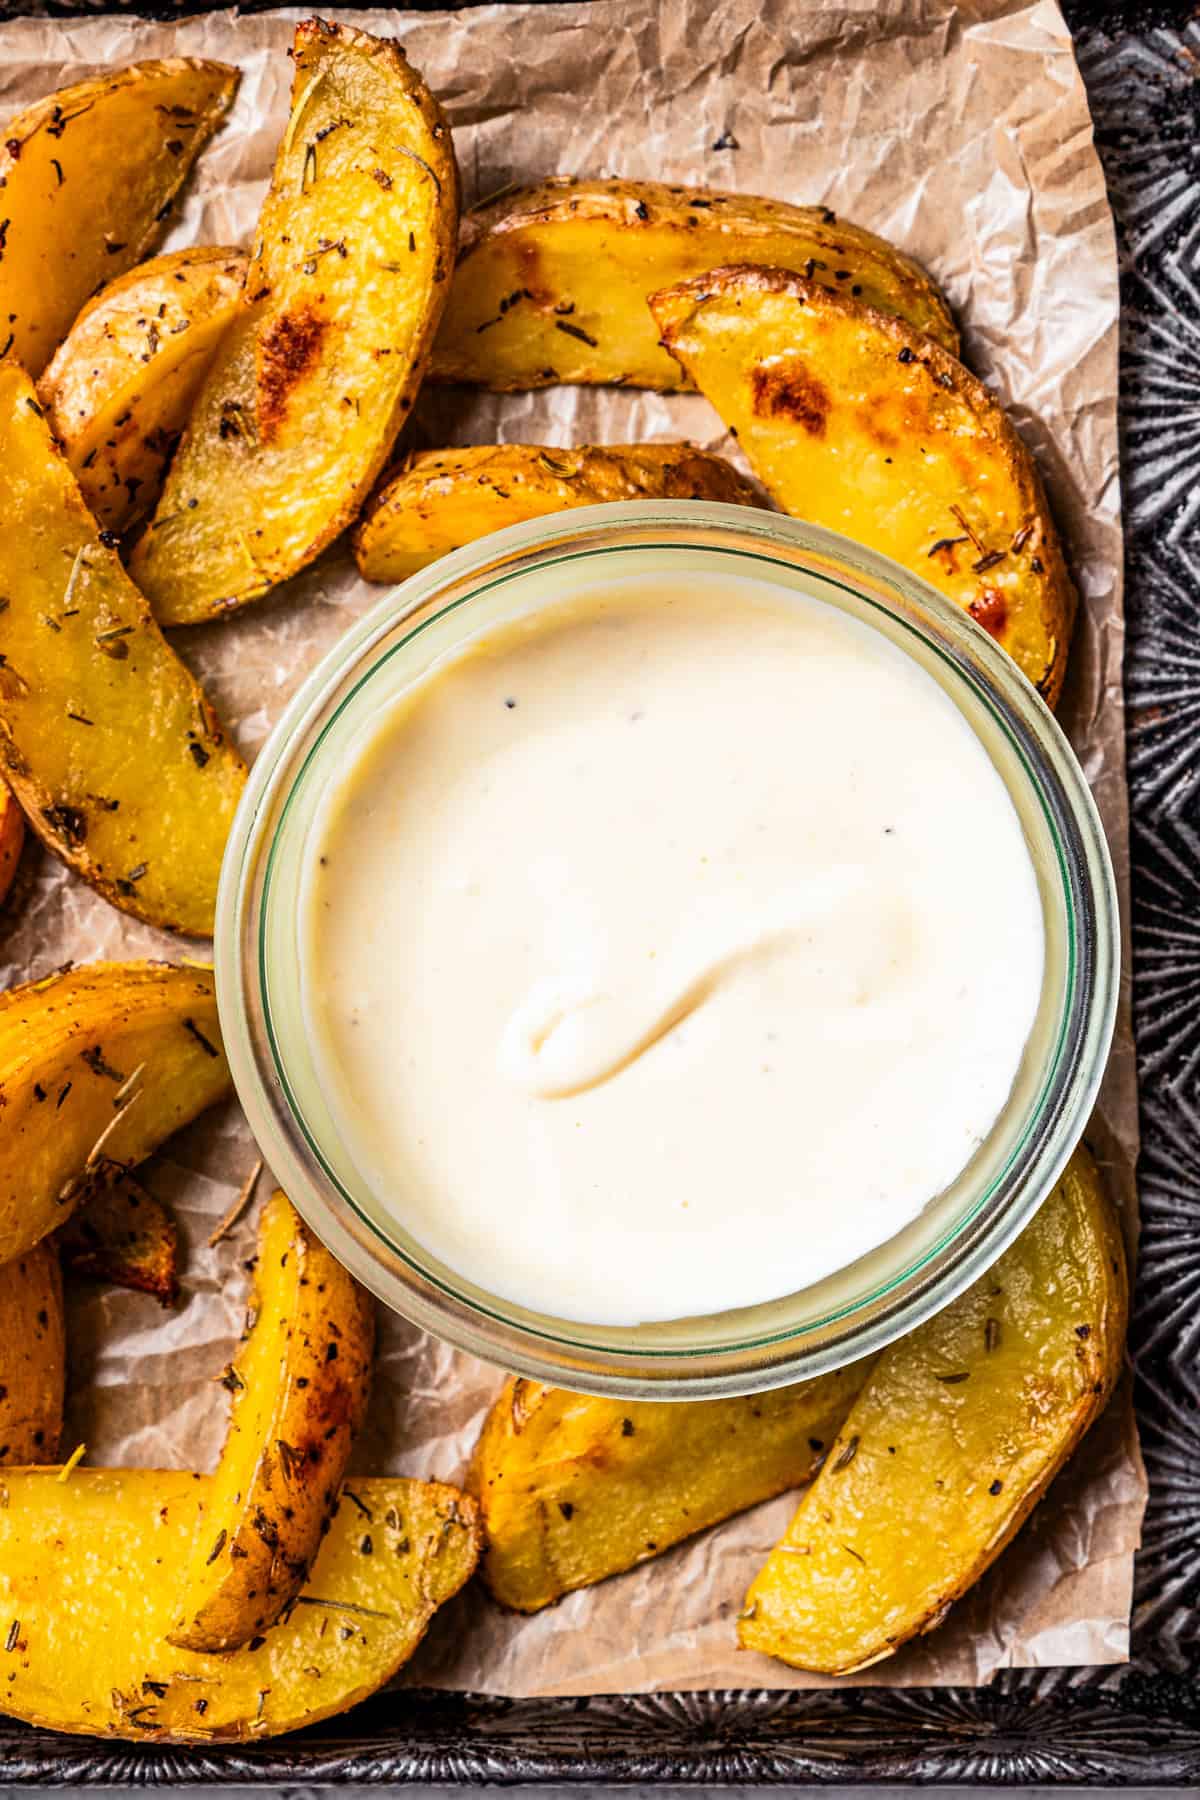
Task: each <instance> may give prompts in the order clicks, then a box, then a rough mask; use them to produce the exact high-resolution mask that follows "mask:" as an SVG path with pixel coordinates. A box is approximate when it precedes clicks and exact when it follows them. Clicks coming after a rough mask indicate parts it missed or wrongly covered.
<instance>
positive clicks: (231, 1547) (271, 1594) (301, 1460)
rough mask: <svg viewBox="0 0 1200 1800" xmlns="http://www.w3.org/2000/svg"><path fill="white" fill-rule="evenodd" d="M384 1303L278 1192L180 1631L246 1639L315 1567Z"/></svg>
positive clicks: (203, 1639)
mask: <svg viewBox="0 0 1200 1800" xmlns="http://www.w3.org/2000/svg"><path fill="white" fill-rule="evenodd" d="M374 1347H375V1311H374V1307H373V1304H372V1301H371V1297H370V1295H369V1294H368V1293H367V1292H366V1290H365V1289H364V1288H362V1287H360V1286H359V1284H358V1283H357V1282H356V1281H355V1280H354V1278H353V1276H351V1275H348V1274H347V1273H346V1271H345V1269H343V1268H342V1266H341V1264H340V1263H339V1262H338V1261H337V1260H336V1259H335V1258H334V1257H332V1256H331V1255H330V1254H329V1252H328V1250H326V1248H325V1246H324V1245H323V1244H322V1243H320V1242H319V1241H318V1239H317V1238H315V1237H314V1236H313V1234H312V1232H311V1231H309V1229H308V1227H307V1225H305V1224H304V1223H303V1222H302V1221H301V1219H300V1218H299V1217H298V1216H297V1214H296V1212H295V1210H294V1208H293V1207H292V1204H291V1202H290V1201H289V1200H288V1199H287V1197H286V1195H284V1194H282V1193H279V1192H276V1193H275V1194H274V1195H273V1196H272V1197H271V1199H270V1200H269V1201H268V1203H267V1205H266V1207H265V1208H264V1210H263V1216H262V1220H261V1223H260V1227H259V1233H258V1257H257V1262H256V1265H255V1273H254V1298H253V1300H252V1301H251V1304H250V1311H249V1314H248V1315H247V1334H246V1337H245V1339H244V1341H243V1343H242V1347H241V1350H240V1351H239V1353H238V1356H237V1359H236V1361H234V1362H233V1363H232V1364H231V1366H230V1368H229V1369H228V1370H227V1371H226V1375H225V1385H226V1386H227V1387H228V1388H229V1389H230V1391H231V1393H232V1394H233V1414H232V1417H231V1419H230V1424H229V1435H228V1437H227V1438H226V1440H225V1447H224V1449H223V1450H222V1452H221V1460H220V1463H219V1464H218V1466H217V1472H216V1475H215V1477H214V1479H213V1482H212V1485H211V1487H210V1488H209V1490H208V1495H207V1497H206V1499H205V1502H204V1510H203V1514H202V1517H201V1521H200V1530H199V1533H198V1535H197V1537H196V1540H195V1543H194V1544H193V1546H192V1557H191V1561H190V1563H189V1565H188V1572H187V1578H186V1581H185V1584H184V1591H183V1599H182V1602H181V1604H180V1611H179V1616H178V1618H177V1620H176V1622H175V1624H174V1625H173V1626H172V1627H171V1631H170V1633H169V1637H170V1641H171V1643H172V1644H176V1645H178V1646H180V1647H181V1648H182V1649H185V1650H212V1651H225V1650H238V1649H240V1648H241V1646H242V1645H243V1644H247V1643H249V1641H250V1639H251V1638H253V1637H256V1636H257V1635H258V1634H259V1633H260V1632H263V1631H266V1630H267V1629H268V1627H270V1626H271V1625H273V1624H274V1623H275V1621H276V1620H277V1619H278V1618H279V1616H280V1614H281V1613H282V1612H283V1611H284V1609H285V1608H286V1607H287V1606H290V1604H291V1603H292V1601H293V1600H294V1599H295V1597H296V1595H297V1594H298V1593H299V1592H300V1589H301V1588H302V1587H303V1586H304V1583H305V1581H306V1580H307V1579H308V1572H309V1569H310V1568H311V1566H312V1563H313V1559H314V1558H315V1556H316V1554H317V1551H318V1549H319V1548H320V1544H321V1538H322V1536H323V1535H324V1533H325V1532H326V1531H327V1530H328V1529H329V1521H330V1518H331V1516H332V1514H333V1511H334V1509H335V1508H336V1506H337V1497H338V1492H339V1490H340V1488H341V1484H342V1477H343V1475H344V1474H345V1472H346V1463H347V1461H348V1460H349V1456H350V1447H351V1445H352V1443H353V1441H354V1436H355V1433H356V1432H357V1431H358V1428H359V1426H360V1425H361V1424H362V1420H363V1414H364V1413H365V1412H366V1407H367V1399H368V1396H369V1393H370V1388H371V1356H372V1352H373V1350H374Z"/></svg>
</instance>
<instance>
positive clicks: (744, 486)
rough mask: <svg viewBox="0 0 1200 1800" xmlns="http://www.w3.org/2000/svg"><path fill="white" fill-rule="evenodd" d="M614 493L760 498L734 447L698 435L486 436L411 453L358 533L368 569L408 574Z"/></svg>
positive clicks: (381, 574) (361, 561) (386, 575)
mask: <svg viewBox="0 0 1200 1800" xmlns="http://www.w3.org/2000/svg"><path fill="white" fill-rule="evenodd" d="M608 500H724V501H727V502H728V503H729V504H730V505H732V506H757V505H758V504H759V500H758V496H757V494H756V493H755V492H754V489H753V488H752V487H751V485H750V483H749V482H748V481H746V480H744V479H743V477H742V476H741V475H739V474H738V472H737V470H736V469H735V468H734V467H733V466H732V464H730V463H727V462H726V461H725V459H724V457H721V456H711V455H709V453H708V452H707V451H706V450H694V449H693V448H692V446H691V445H690V444H607V445H600V444H583V445H581V446H580V447H579V449H577V450H558V449H550V448H549V447H548V446H545V445H542V444H479V445H474V446H472V447H471V448H469V449H466V450H425V451H417V452H415V453H414V454H413V455H411V456H409V457H408V458H407V459H406V460H405V461H404V463H402V465H401V466H400V468H399V469H398V470H397V472H396V474H395V475H393V476H391V477H390V479H388V480H387V481H386V482H385V483H384V485H383V486H382V487H381V488H380V489H379V492H378V493H377V494H376V495H375V497H374V499H373V500H372V501H371V504H370V506H369V507H368V508H367V510H366V512H365V513H364V515H363V518H362V520H361V522H360V524H359V525H358V527H357V528H356V530H355V534H354V554H355V558H356V559H357V562H358V572H359V574H360V575H362V576H365V578H366V579H367V580H368V581H403V580H404V578H405V576H406V575H411V574H413V573H414V572H415V570H417V569H423V568H424V567H425V565H426V563H431V562H433V561H434V560H435V559H436V558H437V557H439V556H444V555H445V554H446V552H447V551H448V550H457V549H458V548H459V546H460V545H462V544H469V543H471V542H473V540H474V539H475V538H481V537H484V536H486V534H487V533H488V532H489V531H500V530H501V529H502V528H503V527H504V526H505V525H516V524H518V523H519V522H520V521H521V520H522V519H540V518H543V517H544V516H545V515H546V514H547V513H555V512H563V511H565V510H566V508H568V507H572V506H600V505H603V504H604V502H605V501H608Z"/></svg>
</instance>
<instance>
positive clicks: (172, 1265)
mask: <svg viewBox="0 0 1200 1800" xmlns="http://www.w3.org/2000/svg"><path fill="white" fill-rule="evenodd" d="M55 1242H56V1243H57V1245H58V1249H59V1254H60V1256H61V1258H62V1261H63V1266H64V1267H65V1268H68V1269H70V1270H71V1272H72V1273H73V1274H75V1275H86V1276H90V1277H91V1279H92V1280H94V1281H104V1282H108V1283H110V1284H111V1286H113V1287H122V1288H130V1289H131V1290H132V1291H133V1292H134V1293H138V1294H153V1295H154V1298H155V1299H156V1300H158V1301H159V1302H160V1303H161V1304H162V1305H163V1306H173V1305H174V1304H175V1302H176V1300H178V1298H179V1227H178V1225H177V1224H176V1222H175V1215H174V1214H173V1213H172V1212H171V1210H170V1208H169V1207H167V1206H164V1204H163V1202H162V1201H161V1200H157V1199H155V1197H154V1195H153V1194H150V1193H147V1191H146V1189H145V1188H144V1187H142V1186H141V1184H140V1183H139V1182H136V1181H135V1180H134V1179H133V1176H132V1175H130V1174H128V1173H127V1172H126V1171H125V1170H124V1169H121V1168H118V1167H116V1166H114V1165H113V1164H111V1163H108V1164H105V1165H104V1166H103V1167H102V1168H99V1169H97V1171H96V1173H95V1174H94V1175H93V1176H91V1177H90V1178H89V1180H88V1181H87V1183H86V1185H85V1187H84V1189H83V1192H82V1194H81V1196H80V1201H79V1205H78V1207H77V1208H76V1210H75V1212H74V1213H73V1215H72V1216H71V1218H70V1219H68V1221H67V1223H66V1224H65V1225H64V1226H63V1228H62V1230H61V1231H59V1232H57V1233H56V1236H55ZM25 1460H26V1461H28V1460H29V1458H28V1457H27V1458H26V1459H25Z"/></svg>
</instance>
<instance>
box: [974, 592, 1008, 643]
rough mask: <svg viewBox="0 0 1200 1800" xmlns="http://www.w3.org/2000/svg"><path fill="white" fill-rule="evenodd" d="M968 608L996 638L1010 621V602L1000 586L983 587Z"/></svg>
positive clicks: (977, 621) (978, 621) (976, 619)
mask: <svg viewBox="0 0 1200 1800" xmlns="http://www.w3.org/2000/svg"><path fill="white" fill-rule="evenodd" d="M967 610H968V612H969V613H970V615H971V617H972V618H973V619H974V620H975V622H976V623H977V624H979V625H982V626H983V629H984V630H985V631H986V632H989V633H990V635H991V636H992V637H994V638H998V637H1000V636H1001V634H1002V633H1003V631H1004V627H1005V625H1006V624H1007V623H1008V602H1007V601H1006V600H1005V598H1004V595H1003V594H1002V593H1001V592H1000V590H999V588H988V587H985V588H983V589H982V590H981V592H980V593H978V594H977V595H976V596H975V598H974V600H972V601H971V603H970V605H969V606H968V608H967Z"/></svg>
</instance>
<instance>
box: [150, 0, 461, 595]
mask: <svg viewBox="0 0 1200 1800" xmlns="http://www.w3.org/2000/svg"><path fill="white" fill-rule="evenodd" d="M295 63H296V72H295V84H294V87H293V95H292V115H291V119H290V120H289V122H288V127H287V131H286V133H285V134H284V138H283V142H282V144H281V145H280V149H279V155H278V159H277V161H276V164H275V174H274V177H273V180H272V184H271V192H270V194H269V195H268V198H267V202H266V205H265V207H264V209H263V213H262V216H261V218H260V220H259V225H258V233H257V240H256V241H257V246H258V247H257V250H256V252H255V255H254V258H253V261H252V262H251V265H250V269H249V272H248V274H247V277H246V300H247V306H246V309H245V311H244V312H243V314H242V316H241V318H240V319H239V320H238V321H237V323H236V324H235V325H234V327H233V329H232V330H231V331H230V332H229V334H228V336H227V337H226V339H225V341H224V343H223V344H222V346H221V349H220V351H219V353H218V355H217V358H216V361H215V362H214V363H213V365H212V368H211V369H210V371H209V374H208V376H207V378H206V379H205V382H204V385H203V387H202V388H201V391H200V395H199V398H198V399H197V402H196V406H195V410H194V412H193V414H192V419H191V423H190V425H189V426H188V429H187V431H186V432H185V434H184V437H183V441H182V443H181V444H180V446H179V450H178V452H177V453H176V456H175V460H174V462H173V463H172V465H171V468H170V470H169V472H168V475H167V480H166V485H165V487H164V489H163V493H162V496H161V498H160V500H159V503H158V509H157V511H156V513H155V516H154V518H153V520H152V522H151V523H150V525H149V526H148V527H147V529H146V531H145V532H144V533H143V535H142V536H141V538H140V539H139V540H138V543H137V544H136V546H135V548H134V551H133V557H132V562H131V569H132V572H133V575H134V579H135V580H136V581H138V582H139V583H140V584H141V586H142V588H143V590H144V591H145V593H146V595H147V597H148V598H149V600H150V603H151V605H152V606H153V608H154V610H155V612H156V613H157V615H158V617H159V619H160V621H161V622H162V623H163V624H167V625H187V624H191V623H193V622H194V621H196V620H198V619H207V618H210V617H212V616H213V615H214V614H218V613H222V612H225V611H227V610H228V609H230V608H231V607H237V606H243V605H245V603H246V602H247V601H248V600H254V599H257V598H258V597H259V596H260V595H261V594H265V593H266V591H267V590H268V588H271V587H274V586H275V584H276V583H277V582H280V581H284V580H286V579H287V577H288V576H289V575H294V574H295V573H296V571H297V570H298V569H301V568H303V567H304V565H305V564H306V563H308V562H311V561H312V559H313V557H314V556H316V555H317V554H318V552H319V551H321V550H323V549H324V547H325V545H326V544H328V543H330V542H331V541H332V539H334V538H335V537H336V536H337V535H338V533H339V532H340V531H341V530H342V528H343V527H344V526H346V525H348V524H349V523H350V520H351V519H352V518H353V517H354V516H355V514H356V513H357V511H358V509H359V507H360V506H361V504H362V502H363V501H364V500H365V498H366V497H367V495H368V493H369V492H370V490H371V487H372V486H373V484H374V481H375V478H376V476H377V475H378V474H379V471H380V470H381V468H382V467H383V465H384V463H385V461H386V460H387V457H388V455H389V454H390V452H391V448H392V444H393V442H394V440H395V437H396V433H397V432H398V431H399V429H400V427H401V425H402V424H403V422H404V420H405V418H406V417H407V416H408V412H409V409H410V408H411V406H412V403H413V400H414V399H415V398H416V393H417V388H418V387H419V385H420V381H421V376H422V374H423V373H424V369H425V365H426V363H427V361H428V359H429V352H430V349H431V347H432V344H433V334H434V332H435V331H436V329H437V325H438V320H439V319H440V318H441V314H442V308H443V306H444V304H445V298H446V294H447V292H448V289H449V282H450V275H451V270H452V264H453V260H454V241H455V233H456V231H457V228H458V170H457V166H456V164H455V161H454V148H453V145H452V143H451V140H450V130H449V127H448V125H447V124H446V121H445V118H444V117H443V114H442V110H441V108H440V107H439V106H438V104H437V101H436V100H435V99H434V98H433V96H432V95H431V94H430V92H429V90H428V89H427V88H426V86H425V84H424V82H423V81H422V80H421V78H420V76H419V75H418V74H417V73H416V71H415V70H413V69H412V68H410V67H409V65H408V63H407V62H406V61H405V59H404V54H403V52H402V50H401V49H400V47H399V45H397V44H394V43H391V42H389V41H387V40H384V39H381V38H374V37H369V36H368V35H367V34H366V33H365V32H361V31H355V30H353V29H352V28H351V27H350V26H348V25H328V24H325V23H323V22H322V21H321V20H319V19H310V20H308V21H307V22H305V23H304V24H302V25H300V26H298V27H297V31H296V41H295Z"/></svg>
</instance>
